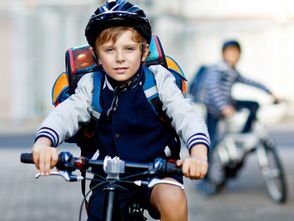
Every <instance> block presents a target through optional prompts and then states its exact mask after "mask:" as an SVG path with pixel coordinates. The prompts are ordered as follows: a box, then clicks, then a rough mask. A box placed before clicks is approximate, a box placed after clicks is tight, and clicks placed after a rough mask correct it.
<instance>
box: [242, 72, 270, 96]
mask: <svg viewBox="0 0 294 221" xmlns="http://www.w3.org/2000/svg"><path fill="white" fill-rule="evenodd" d="M237 81H238V82H240V83H243V84H247V85H249V86H253V87H256V88H258V89H260V90H263V91H265V92H266V93H268V94H272V92H271V90H270V89H268V88H267V87H266V86H264V85H263V84H261V83H259V82H257V81H254V80H251V79H249V78H246V77H243V76H242V75H241V74H239V75H238V78H237Z"/></svg>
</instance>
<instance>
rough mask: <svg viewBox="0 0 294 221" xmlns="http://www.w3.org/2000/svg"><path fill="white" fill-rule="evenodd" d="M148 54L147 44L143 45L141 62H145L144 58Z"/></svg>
mask: <svg viewBox="0 0 294 221" xmlns="http://www.w3.org/2000/svg"><path fill="white" fill-rule="evenodd" d="M149 52H150V51H149V44H146V45H144V48H143V54H142V59H141V61H142V62H145V60H146V58H147V57H148V55H149Z"/></svg>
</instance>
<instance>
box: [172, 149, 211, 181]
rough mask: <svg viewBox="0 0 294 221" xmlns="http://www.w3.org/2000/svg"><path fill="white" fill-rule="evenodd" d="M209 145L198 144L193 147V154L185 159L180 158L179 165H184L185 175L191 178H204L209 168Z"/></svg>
mask: <svg viewBox="0 0 294 221" xmlns="http://www.w3.org/2000/svg"><path fill="white" fill-rule="evenodd" d="M207 152H208V151H207V147H206V146H205V145H203V144H197V145H195V146H193V147H192V149H191V156H190V157H188V158H186V159H185V160H178V161H177V166H182V171H183V174H184V176H185V177H188V178H191V179H203V178H204V177H205V176H206V174H207V170H208V162H207Z"/></svg>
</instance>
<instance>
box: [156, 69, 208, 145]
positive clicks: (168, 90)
mask: <svg viewBox="0 0 294 221" xmlns="http://www.w3.org/2000/svg"><path fill="white" fill-rule="evenodd" d="M150 70H151V71H152V72H153V73H154V76H155V80H156V87H157V90H158V94H159V99H160V100H161V102H162V104H163V110H164V111H165V113H166V114H167V116H168V117H169V118H170V119H171V120H172V122H171V124H172V126H173V128H174V129H175V130H176V132H177V134H178V135H179V136H180V137H181V138H182V140H183V141H184V143H185V144H186V146H187V148H188V149H189V150H190V149H191V148H192V147H193V146H194V145H196V144H204V145H206V146H207V147H208V148H209V145H210V140H209V135H208V131H207V127H206V124H205V122H204V119H203V117H202V116H201V114H200V113H199V110H197V108H196V107H195V105H193V104H192V101H191V100H190V99H189V98H185V97H184V96H183V94H182V92H181V91H180V89H179V88H178V87H177V85H176V80H175V77H174V76H173V75H172V74H171V73H169V71H168V70H167V69H165V68H164V67H162V66H160V65H154V66H150Z"/></svg>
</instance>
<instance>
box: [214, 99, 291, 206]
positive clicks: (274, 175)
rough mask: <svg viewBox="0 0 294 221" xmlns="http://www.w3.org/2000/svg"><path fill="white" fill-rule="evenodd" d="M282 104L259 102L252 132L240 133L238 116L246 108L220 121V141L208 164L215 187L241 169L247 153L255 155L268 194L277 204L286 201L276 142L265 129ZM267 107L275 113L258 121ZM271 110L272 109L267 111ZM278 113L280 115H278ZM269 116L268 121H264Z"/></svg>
mask: <svg viewBox="0 0 294 221" xmlns="http://www.w3.org/2000/svg"><path fill="white" fill-rule="evenodd" d="M281 105H284V104H279V105H278V104H276V105H274V106H272V105H263V106H262V107H261V108H260V110H259V115H258V117H257V120H256V122H255V125H254V128H253V130H252V132H250V133H245V134H242V133H240V132H239V131H240V126H241V125H242V124H240V123H242V115H246V114H247V113H246V111H245V112H244V111H243V112H242V111H241V112H239V113H237V114H235V115H234V116H233V117H232V118H230V119H224V120H223V121H222V123H221V124H220V131H221V135H220V138H219V139H220V141H219V143H218V145H217V147H216V149H215V151H214V153H213V155H212V162H211V163H210V176H209V179H210V181H211V182H212V183H213V184H215V185H216V186H217V188H218V189H219V190H221V189H222V188H224V187H225V185H226V183H227V182H228V181H229V180H230V179H232V178H235V177H237V175H238V174H239V173H240V170H241V169H242V168H243V166H244V163H245V161H246V158H247V157H248V154H250V153H253V152H254V153H256V154H257V161H258V164H259V167H260V172H261V176H263V178H264V180H265V183H266V187H267V190H268V193H269V195H270V197H271V198H272V199H273V200H274V201H275V202H279V203H283V202H285V201H286V200H287V183H286V177H285V172H284V168H283V165H282V161H281V159H280V157H279V154H278V150H277V146H276V142H275V141H274V139H273V138H272V136H271V135H270V134H269V133H268V132H267V127H269V126H270V124H271V125H274V124H273V123H274V122H275V121H276V120H278V119H279V118H280V117H281V116H282V114H283V112H282V111H281V110H283V109H285V107H281ZM269 108H279V110H278V112H277V113H278V115H276V116H272V118H266V119H267V122H263V121H262V116H263V115H266V112H264V111H268V109H269ZM270 113H275V112H270ZM279 115H280V116H279ZM268 119H271V120H268Z"/></svg>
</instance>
